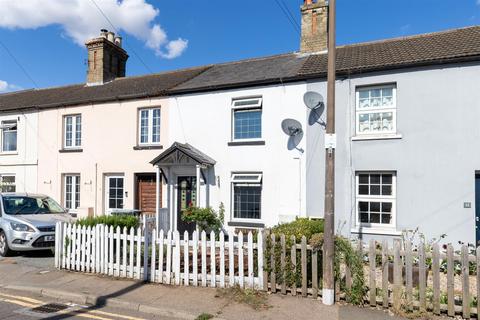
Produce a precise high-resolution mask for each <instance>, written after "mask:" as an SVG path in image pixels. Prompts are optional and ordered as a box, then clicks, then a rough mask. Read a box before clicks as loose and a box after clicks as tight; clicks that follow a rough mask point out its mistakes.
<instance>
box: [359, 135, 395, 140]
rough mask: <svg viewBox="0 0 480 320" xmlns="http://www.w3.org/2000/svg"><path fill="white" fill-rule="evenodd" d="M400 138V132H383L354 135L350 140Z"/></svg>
mask: <svg viewBox="0 0 480 320" xmlns="http://www.w3.org/2000/svg"><path fill="white" fill-rule="evenodd" d="M395 139H402V135H401V134H383V135H371V136H370V135H365V136H354V137H352V141H364V140H395Z"/></svg>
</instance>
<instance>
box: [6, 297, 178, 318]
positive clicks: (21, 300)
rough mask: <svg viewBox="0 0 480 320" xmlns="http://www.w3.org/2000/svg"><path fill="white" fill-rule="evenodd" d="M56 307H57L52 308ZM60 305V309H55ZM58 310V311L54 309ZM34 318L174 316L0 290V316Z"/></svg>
mask: <svg viewBox="0 0 480 320" xmlns="http://www.w3.org/2000/svg"><path fill="white" fill-rule="evenodd" d="M56 307H59V308H56ZM60 308H63V310H59V309H60ZM56 310H58V311H56ZM7 319H8V320H36V319H52V320H60V319H82V320H85V319H97V320H117V319H118V320H142V319H166V320H174V319H175V318H165V317H161V318H160V317H156V316H153V315H147V314H143V313H141V312H138V311H137V312H133V311H128V310H123V309H122V310H119V309H115V308H111V307H95V308H93V307H87V306H80V305H76V304H64V303H61V302H58V301H51V300H48V299H47V298H44V297H39V296H35V295H32V294H26V293H23V292H22V293H16V292H14V291H5V290H2V291H0V320H7Z"/></svg>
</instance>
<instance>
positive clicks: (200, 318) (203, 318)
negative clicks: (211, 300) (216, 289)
mask: <svg viewBox="0 0 480 320" xmlns="http://www.w3.org/2000/svg"><path fill="white" fill-rule="evenodd" d="M213 317H214V315H213V314H210V313H205V312H204V313H202V314H201V315H199V316H198V317H196V318H195V320H208V319H212V318H213Z"/></svg>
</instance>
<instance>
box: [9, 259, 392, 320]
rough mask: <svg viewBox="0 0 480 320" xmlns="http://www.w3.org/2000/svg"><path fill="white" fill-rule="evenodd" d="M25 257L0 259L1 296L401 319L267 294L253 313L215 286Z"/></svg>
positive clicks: (170, 312) (234, 314)
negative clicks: (153, 280)
mask: <svg viewBox="0 0 480 320" xmlns="http://www.w3.org/2000/svg"><path fill="white" fill-rule="evenodd" d="M42 259H44V258H42V257H36V260H35V258H34V259H32V260H31V263H29V259H28V258H25V257H13V258H4V259H1V260H0V293H1V292H2V290H3V291H5V290H15V291H16V292H24V293H28V294H34V295H37V296H42V297H45V298H49V299H50V300H51V301H55V300H59V301H67V302H73V303H77V304H81V305H92V306H95V307H109V308H121V309H123V310H129V311H132V312H139V313H143V314H150V315H157V316H159V317H160V318H170V319H192V320H193V319H196V318H197V317H198V316H199V315H200V314H202V313H207V314H211V315H214V316H216V317H217V318H219V319H239V320H241V319H252V320H253V319H275V320H282V319H326V320H333V319H353V318H352V316H353V317H354V319H365V320H377V319H378V320H380V319H395V320H397V319H401V318H397V317H391V316H389V315H388V314H386V313H384V312H382V311H377V310H371V309H363V308H356V307H344V306H338V305H337V306H334V307H325V306H323V305H322V303H321V301H320V300H313V299H310V298H301V297H291V296H282V295H267V297H266V299H267V300H266V301H267V302H266V304H267V306H268V307H263V308H260V309H259V310H255V309H253V308H252V307H251V306H249V305H246V304H243V303H238V302H236V301H234V300H232V299H229V298H225V297H224V296H222V295H219V292H218V290H216V289H211V288H191V287H175V286H165V285H159V284H148V283H143V282H138V281H132V280H125V279H113V278H110V277H104V276H98V275H86V274H82V273H73V272H65V271H58V270H55V269H54V268H53V259H51V258H49V257H45V259H47V260H45V261H48V259H51V262H50V264H49V263H45V261H42Z"/></svg>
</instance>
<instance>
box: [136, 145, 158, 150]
mask: <svg viewBox="0 0 480 320" xmlns="http://www.w3.org/2000/svg"><path fill="white" fill-rule="evenodd" d="M159 149H163V146H161V145H156V146H155V145H149V146H134V147H133V150H159Z"/></svg>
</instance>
